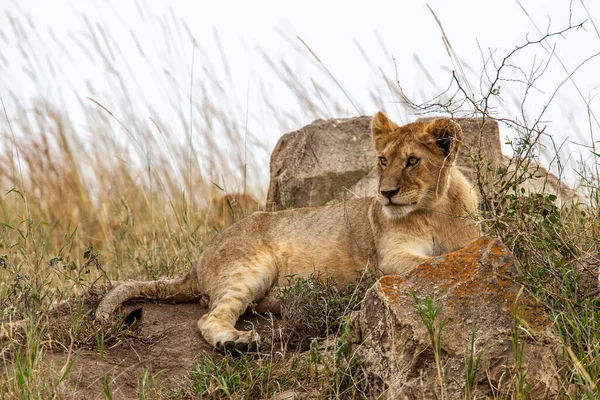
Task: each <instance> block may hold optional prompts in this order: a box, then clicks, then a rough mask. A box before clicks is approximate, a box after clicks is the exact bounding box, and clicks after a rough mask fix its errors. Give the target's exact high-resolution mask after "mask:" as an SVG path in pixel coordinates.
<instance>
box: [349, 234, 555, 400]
mask: <svg viewBox="0 0 600 400" xmlns="http://www.w3.org/2000/svg"><path fill="white" fill-rule="evenodd" d="M515 275H516V269H515V265H514V259H513V256H512V254H511V252H510V251H509V250H508V249H507V248H506V247H505V246H504V244H502V242H501V241H500V240H498V239H492V238H489V237H483V238H480V239H479V240H477V241H476V242H474V243H472V244H471V245H469V246H467V247H465V248H464V249H462V250H459V251H457V252H454V253H450V254H446V255H443V256H440V257H436V258H432V259H431V261H428V262H426V263H424V264H422V265H420V266H419V267H417V268H416V269H415V270H413V271H412V272H411V273H409V274H408V275H407V276H405V277H400V276H385V277H382V278H381V279H379V281H378V282H377V283H376V284H375V285H374V286H373V287H372V288H371V289H369V291H368V292H367V294H366V296H365V299H364V302H363V305H362V309H361V311H360V313H359V317H358V321H357V322H358V331H359V335H360V340H361V342H362V344H361V345H360V346H358V347H357V352H358V355H359V359H360V363H361V366H362V369H363V370H364V371H365V374H366V375H367V376H366V382H369V385H370V388H369V390H370V395H372V396H373V397H376V398H388V399H403V398H408V399H413V398H419V399H420V398H433V392H434V391H435V392H436V394H437V396H438V397H437V398H447V399H455V398H465V395H464V393H465V390H466V388H465V384H466V381H467V379H466V376H467V375H468V374H467V371H468V368H467V365H468V363H467V361H466V360H469V359H471V360H473V361H474V363H476V361H477V359H479V360H480V361H479V365H478V368H477V370H476V371H474V372H473V373H472V374H471V376H472V378H473V379H472V382H473V384H472V388H471V394H472V395H473V396H474V398H487V397H486V396H490V397H494V398H496V397H500V398H512V397H511V396H510V395H508V394H509V393H515V392H516V389H515V387H516V386H518V385H519V378H520V377H522V378H523V381H522V382H523V388H524V389H523V390H526V391H527V392H528V393H529V395H528V396H529V397H528V398H531V399H542V398H555V397H556V396H557V392H558V387H559V376H558V372H557V371H559V361H558V360H559V356H558V354H559V353H558V352H559V349H560V342H559V340H558V339H557V336H556V334H555V332H554V331H553V325H552V323H551V321H550V319H549V318H548V316H547V314H546V312H545V311H544V310H543V308H542V307H541V306H540V305H539V304H538V303H537V302H536V301H535V300H534V299H533V297H531V296H530V295H529V294H528V293H527V291H525V290H524V289H522V286H521V285H519V284H518V283H517V282H516V281H515V280H514V277H515ZM428 299H429V300H432V299H434V300H432V302H431V303H430V311H431V310H438V313H437V315H436V317H435V319H434V323H433V332H434V338H436V339H435V340H436V341H437V343H438V344H437V346H438V348H439V350H438V354H439V359H438V360H437V361H436V356H435V352H434V350H433V349H434V345H433V344H432V339H431V335H430V331H429V330H428V329H427V327H426V323H425V322H424V321H427V319H424V318H423V317H422V316H421V314H420V313H419V312H418V311H417V309H421V310H423V309H424V308H423V307H425V304H427V301H428ZM417 304H421V305H420V306H417ZM425 308H426V307H425ZM440 327H441V334H440V335H439V338H438V336H437V335H438V332H439V330H440ZM472 340H473V342H472ZM472 343H474V344H473V346H472ZM515 345H516V346H515ZM515 348H516V349H517V350H516V352H515ZM521 357H522V358H521ZM518 358H521V361H517V359H518ZM438 366H439V369H438ZM440 382H443V383H442V384H441V383H440ZM442 388H443V389H442ZM442 391H443V396H442V397H440V395H442Z"/></svg>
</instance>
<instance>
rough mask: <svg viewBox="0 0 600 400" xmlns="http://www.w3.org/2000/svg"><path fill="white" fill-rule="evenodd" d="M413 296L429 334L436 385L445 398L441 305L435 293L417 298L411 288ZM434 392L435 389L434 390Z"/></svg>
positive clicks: (443, 321) (415, 306) (417, 310)
mask: <svg viewBox="0 0 600 400" xmlns="http://www.w3.org/2000/svg"><path fill="white" fill-rule="evenodd" d="M411 295H412V298H413V307H414V308H415V310H416V312H417V314H418V315H419V318H420V319H421V321H422V322H423V325H425V328H426V329H427V332H428V334H429V340H430V342H431V347H432V349H433V357H434V359H435V366H436V370H437V375H438V385H439V388H440V398H441V399H442V400H444V399H446V398H447V397H446V378H445V373H444V366H443V365H442V331H443V330H444V324H445V323H446V321H445V320H444V319H442V320H439V319H438V316H439V314H440V312H441V305H440V304H439V303H438V302H437V300H436V298H435V295H434V296H426V297H425V298H424V299H422V300H421V299H419V297H418V296H417V294H416V292H415V291H414V290H411ZM434 392H435V391H434Z"/></svg>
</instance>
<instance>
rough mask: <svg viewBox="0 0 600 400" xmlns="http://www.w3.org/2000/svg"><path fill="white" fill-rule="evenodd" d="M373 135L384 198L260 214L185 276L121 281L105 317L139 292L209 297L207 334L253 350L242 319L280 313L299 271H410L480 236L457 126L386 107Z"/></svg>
mask: <svg viewBox="0 0 600 400" xmlns="http://www.w3.org/2000/svg"><path fill="white" fill-rule="evenodd" d="M371 133H372V141H373V147H374V148H375V150H376V151H377V154H378V157H377V159H376V160H374V161H376V162H377V171H378V173H379V188H378V192H377V197H375V198H360V199H354V200H349V201H346V202H344V203H340V204H336V205H331V206H325V207H312V208H301V209H293V210H285V211H278V212H256V213H254V214H252V215H250V216H249V217H247V218H245V219H243V220H241V221H239V222H238V223H236V224H234V225H233V226H231V227H230V228H229V229H227V230H225V231H223V232H222V233H221V234H219V236H217V237H216V238H215V240H214V241H213V242H212V243H211V244H210V245H209V246H208V247H207V248H206V250H204V252H203V253H202V256H201V257H200V259H199V260H198V263H197V264H196V265H195V267H194V268H192V270H191V271H190V272H189V273H188V274H186V275H185V276H183V277H180V278H178V279H172V280H162V281H159V282H126V283H123V284H121V285H119V286H117V287H115V288H114V289H112V290H111V291H110V292H109V293H108V294H107V295H106V296H105V297H104V299H103V300H102V302H101V303H100V305H99V306H98V309H97V310H96V317H97V318H101V319H105V320H106V319H109V318H110V316H111V314H112V313H113V312H114V311H115V310H116V309H117V308H118V307H119V306H120V305H121V304H122V303H123V302H124V301H127V300H130V299H132V298H134V297H141V296H157V295H158V294H159V293H163V294H165V293H166V294H168V295H169V296H170V299H171V300H173V301H190V300H194V299H199V298H200V297H201V296H202V295H204V296H207V297H208V298H209V312H208V313H207V314H206V315H204V316H203V317H202V318H201V319H200V321H198V328H199V329H200V333H201V334H202V336H203V337H204V339H206V341H207V342H208V343H210V344H211V345H213V346H215V347H217V348H219V349H220V350H222V351H233V350H234V349H238V350H248V349H249V348H251V347H254V345H256V344H257V343H258V340H259V338H258V337H257V335H256V334H255V333H254V332H250V331H238V330H236V329H235V327H234V325H235V323H236V321H237V319H238V317H239V316H240V315H241V314H242V313H243V312H244V311H245V310H246V309H247V307H248V304H249V303H251V302H252V303H256V304H257V306H256V310H258V311H259V312H266V311H272V312H278V310H279V302H278V300H277V299H276V297H275V290H274V289H275V288H276V287H277V286H280V285H285V284H286V283H287V282H288V279H287V278H286V277H287V276H289V275H294V276H298V277H307V276H309V275H310V274H313V273H315V272H318V273H319V274H321V275H332V276H334V277H335V278H336V280H337V281H338V282H339V283H340V284H343V283H347V282H349V281H352V280H353V279H354V278H355V277H356V273H355V271H356V270H359V269H364V268H365V267H368V268H373V269H375V270H376V271H378V272H379V273H381V274H384V275H390V274H400V275H402V274H406V273H408V272H409V271H411V270H412V269H413V268H415V267H416V266H418V265H419V264H421V263H422V262H423V261H425V260H427V259H428V258H429V257H432V256H437V255H440V254H443V253H447V252H452V251H455V250H457V249H459V248H461V247H463V246H465V245H467V244H469V243H470V242H472V241H473V240H475V239H476V238H477V237H478V236H479V229H478V228H477V225H476V222H475V219H474V216H475V214H476V212H477V209H478V200H477V195H476V192H475V191H474V189H473V187H472V186H471V185H470V184H469V182H467V180H466V178H465V177H464V176H463V175H462V173H461V172H460V171H458V169H456V168H455V167H454V159H455V158H456V153H457V151H458V147H459V144H460V141H461V138H462V131H461V128H460V126H459V125H458V124H457V123H455V122H453V121H452V120H450V119H437V120H435V121H433V122H429V123H421V122H417V123H412V124H409V125H406V126H402V127H400V126H398V125H396V124H395V123H393V122H392V121H390V120H389V119H388V117H387V116H386V115H385V114H383V113H381V112H379V113H378V114H377V115H375V117H374V118H373V121H372V123H371Z"/></svg>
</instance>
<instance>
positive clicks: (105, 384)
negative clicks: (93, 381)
mask: <svg viewBox="0 0 600 400" xmlns="http://www.w3.org/2000/svg"><path fill="white" fill-rule="evenodd" d="M101 386H102V395H103V396H104V398H105V399H106V400H112V398H113V391H112V387H111V377H110V376H108V375H107V374H104V375H102V379H101Z"/></svg>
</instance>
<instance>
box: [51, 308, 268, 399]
mask: <svg viewBox="0 0 600 400" xmlns="http://www.w3.org/2000/svg"><path fill="white" fill-rule="evenodd" d="M140 310H141V311H142V312H141V317H140ZM123 311H124V312H125V313H126V314H127V313H132V312H133V313H134V314H136V315H137V317H138V320H136V321H135V323H134V324H133V327H132V330H133V331H135V338H129V339H126V340H121V341H119V342H118V343H117V344H115V345H113V346H112V347H108V346H107V348H106V349H105V350H104V357H101V356H100V354H99V352H98V351H97V350H94V349H93V347H92V346H88V347H89V348H88V349H77V350H73V351H72V354H70V355H69V352H68V351H65V350H64V349H60V350H58V349H56V350H54V351H49V352H48V355H47V358H48V360H49V361H50V362H51V363H52V368H53V369H55V370H57V371H60V370H61V368H63V367H64V365H66V364H68V362H69V360H72V359H73V358H75V362H74V364H73V367H72V369H71V372H70V374H69V377H68V378H67V381H66V382H65V387H64V388H63V390H62V391H61V392H62V396H61V397H63V396H64V397H65V398H74V399H89V400H91V399H102V398H104V395H103V393H102V384H103V379H104V377H105V376H108V377H109V378H110V388H111V389H112V398H113V399H136V398H138V396H137V389H138V387H139V381H140V377H141V375H142V373H143V369H144V368H146V369H149V370H150V374H151V375H155V374H157V373H158V372H159V371H161V370H163V371H164V372H163V373H162V375H161V377H160V379H159V381H160V382H161V384H167V385H177V383H178V382H181V380H182V378H184V377H185V375H186V374H187V373H189V372H190V371H191V370H192V367H193V365H194V361H196V360H198V359H199V358H201V357H203V356H204V355H209V356H210V357H214V358H217V359H220V358H221V357H223V356H222V355H221V354H220V353H219V352H217V351H216V350H215V349H214V348H213V347H212V346H210V345H209V344H208V343H206V342H205V341H204V339H203V338H202V337H201V336H200V333H199V331H198V328H197V326H196V324H197V322H198V320H199V319H200V317H202V315H204V314H205V313H206V312H207V311H208V310H207V308H206V307H204V306H202V305H201V304H163V303H158V304H157V303H151V302H144V303H139V302H138V303H133V304H130V305H127V306H124V308H123ZM236 326H237V328H238V329H244V330H245V329H249V328H250V326H254V327H255V329H256V330H257V332H258V333H259V334H260V335H261V337H263V338H264V337H268V336H269V334H270V333H271V332H273V330H272V329H273V328H272V327H273V323H272V321H270V320H268V319H267V318H265V317H261V316H256V315H244V316H242V317H241V318H240V320H239V321H238V324H237V325H236ZM63 344H64V343H63Z"/></svg>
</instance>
